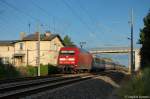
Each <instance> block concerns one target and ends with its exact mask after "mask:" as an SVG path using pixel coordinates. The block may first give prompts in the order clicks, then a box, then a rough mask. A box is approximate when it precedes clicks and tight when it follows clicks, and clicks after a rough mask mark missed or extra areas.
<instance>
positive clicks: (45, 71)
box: [40, 65, 48, 76]
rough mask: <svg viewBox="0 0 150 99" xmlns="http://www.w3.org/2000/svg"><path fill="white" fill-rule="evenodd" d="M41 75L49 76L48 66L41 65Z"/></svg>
mask: <svg viewBox="0 0 150 99" xmlns="http://www.w3.org/2000/svg"><path fill="white" fill-rule="evenodd" d="M40 74H41V76H46V75H48V65H40Z"/></svg>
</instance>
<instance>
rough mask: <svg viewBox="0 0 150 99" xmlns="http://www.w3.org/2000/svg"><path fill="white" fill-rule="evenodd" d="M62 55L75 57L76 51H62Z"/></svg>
mask: <svg viewBox="0 0 150 99" xmlns="http://www.w3.org/2000/svg"><path fill="white" fill-rule="evenodd" d="M60 54H63V55H74V54H75V51H60Z"/></svg>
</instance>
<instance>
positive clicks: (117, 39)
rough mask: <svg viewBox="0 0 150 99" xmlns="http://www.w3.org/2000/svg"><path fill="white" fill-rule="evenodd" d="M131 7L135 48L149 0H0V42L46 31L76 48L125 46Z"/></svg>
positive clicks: (149, 6)
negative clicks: (68, 41)
mask: <svg viewBox="0 0 150 99" xmlns="http://www.w3.org/2000/svg"><path fill="white" fill-rule="evenodd" d="M132 8H133V12H134V13H133V14H134V17H133V18H134V46H135V47H138V46H139V45H138V44H136V43H137V41H138V39H139V33H140V31H139V30H140V28H142V27H143V18H144V17H145V16H146V15H147V13H148V10H149V9H150V0H0V40H17V39H19V38H20V32H25V33H26V35H29V34H31V33H35V32H36V31H40V33H44V32H45V31H47V30H50V31H51V32H52V33H57V34H59V35H60V36H61V37H62V38H63V37H64V36H65V35H69V36H70V37H71V39H72V41H73V42H74V43H75V44H76V45H79V43H80V42H86V45H85V47H86V48H95V47H118V46H119V47H127V46H129V45H130V40H129V39H127V38H128V37H130V24H129V21H130V19H131V17H130V16H131V9H132ZM29 24H30V28H29Z"/></svg>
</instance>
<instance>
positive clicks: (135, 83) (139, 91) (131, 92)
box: [118, 68, 150, 99]
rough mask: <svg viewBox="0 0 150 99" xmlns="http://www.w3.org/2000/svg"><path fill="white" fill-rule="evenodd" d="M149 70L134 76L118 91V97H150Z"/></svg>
mask: <svg viewBox="0 0 150 99" xmlns="http://www.w3.org/2000/svg"><path fill="white" fill-rule="evenodd" d="M149 84H150V68H145V69H144V70H143V71H142V72H141V75H136V76H135V77H134V78H132V79H131V80H130V81H129V82H127V83H126V85H124V86H123V87H122V88H121V89H120V90H119V93H118V94H119V96H120V97H121V98H122V99H124V98H125V96H149V95H150V87H149Z"/></svg>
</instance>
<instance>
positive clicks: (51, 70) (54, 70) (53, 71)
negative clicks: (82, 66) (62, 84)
mask: <svg viewBox="0 0 150 99" xmlns="http://www.w3.org/2000/svg"><path fill="white" fill-rule="evenodd" d="M57 73H60V72H59V69H58V67H57V66H54V65H51V64H48V74H57Z"/></svg>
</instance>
